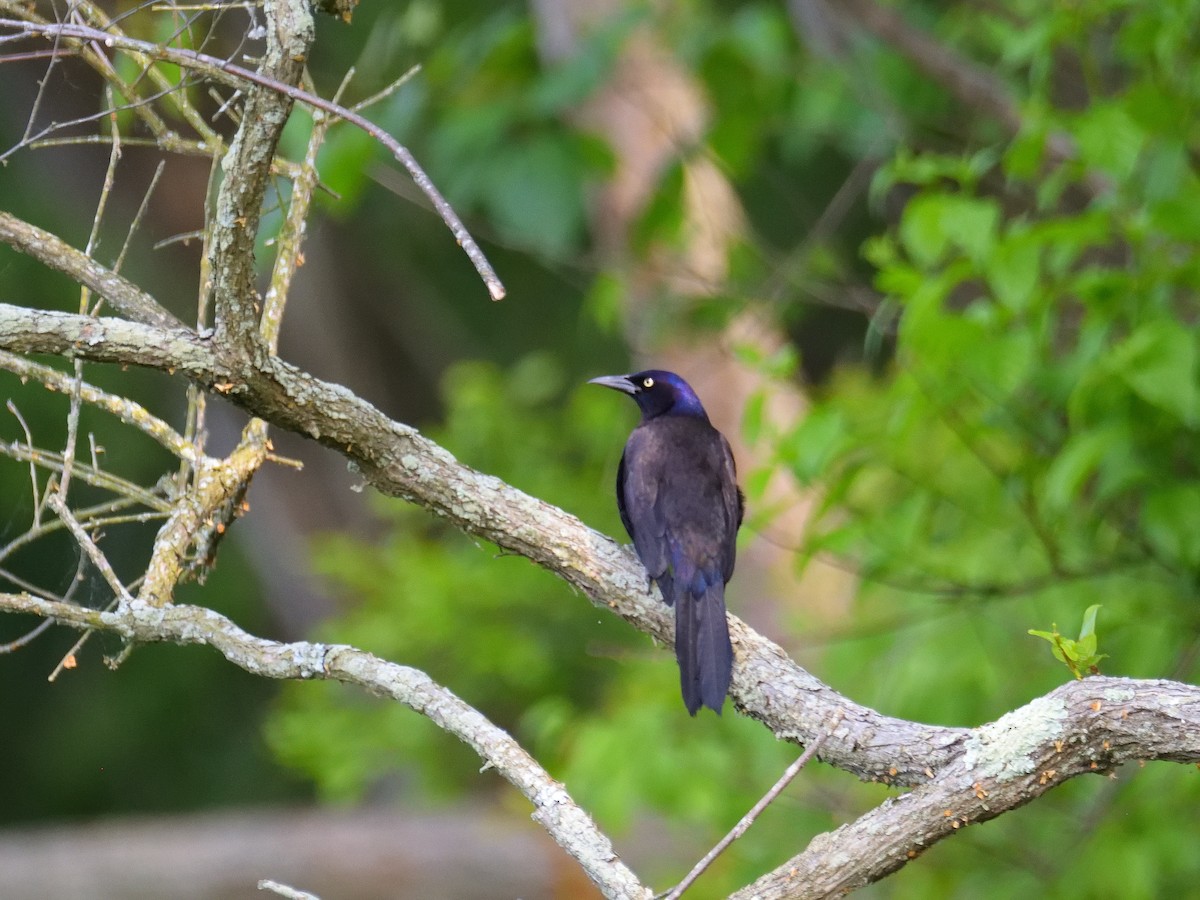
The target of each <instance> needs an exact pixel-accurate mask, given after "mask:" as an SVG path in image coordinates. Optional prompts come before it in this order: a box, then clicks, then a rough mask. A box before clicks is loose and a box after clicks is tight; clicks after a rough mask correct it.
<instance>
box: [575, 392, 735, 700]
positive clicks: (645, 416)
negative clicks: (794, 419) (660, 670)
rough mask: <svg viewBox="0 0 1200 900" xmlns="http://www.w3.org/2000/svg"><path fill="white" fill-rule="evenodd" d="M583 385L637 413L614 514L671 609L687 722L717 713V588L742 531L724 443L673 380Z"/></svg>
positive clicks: (724, 646) (720, 693)
mask: <svg viewBox="0 0 1200 900" xmlns="http://www.w3.org/2000/svg"><path fill="white" fill-rule="evenodd" d="M592 383H594V384H601V385H604V386H605V387H611V388H614V389H616V390H619V391H622V392H623V393H627V394H630V395H631V396H632V397H633V399H634V400H635V401H636V402H637V404H638V406H639V407H640V408H641V411H642V421H641V423H640V424H639V425H638V426H637V428H635V429H634V430H633V433H632V434H631V435H630V436H629V441H628V443H626V445H625V452H624V454H623V455H622V456H621V464H620V466H619V468H618V469H617V508H618V510H619V511H620V513H621V522H622V523H623V524H624V525H625V530H626V531H628V532H629V536H630V537H631V538H633V545H634V549H635V550H636V551H637V554H638V558H639V559H641V561H642V564H643V565H645V567H646V571H647V572H648V573H649V575H650V577H651V578H652V579H654V581H655V583H656V584H657V585H658V587H659V589H660V590H661V591H662V595H663V599H664V600H665V601H666V602H667V604H668V605H670V606H673V607H674V608H675V658H676V659H677V660H678V662H679V677H680V686H681V688H682V691H683V701H684V704H685V705H686V706H687V709H688V712H689V713H691V714H692V715H695V714H696V711H697V710H698V709H699V708H700V707H701V706H707V707H709V708H710V709H713V710H715V711H716V712H717V713H720V711H721V707H722V705H723V704H724V701H725V695H726V693H728V691H729V683H730V680H731V677H732V670H733V648H732V647H731V645H730V642H729V627H728V624H727V622H726V620H725V583H726V582H727V581H729V578H730V576H732V575H733V566H734V560H735V557H736V552H737V546H736V541H737V530H738V526H739V525H740V524H741V521H742V494H741V491H740V490H739V489H738V486H737V475H736V471H735V469H734V463H733V453H732V452H731V451H730V449H729V442H728V441H726V440H725V437H724V436H723V435H722V434H721V433H720V432H719V431H717V430H716V429H715V428H713V426H712V424H711V423H710V422H709V421H708V415H707V414H706V413H705V411H704V407H703V406H702V405H701V404H700V400H699V399H698V398H697V397H696V394H695V393H694V392H693V391H692V389H691V387H689V386H688V384H687V382H685V381H684V380H683V379H682V378H680V377H679V376H678V375H675V374H673V373H671V372H662V371H658V370H650V371H647V372H639V373H637V374H635V375H615V376H606V377H604V378H596V379H593V380H592Z"/></svg>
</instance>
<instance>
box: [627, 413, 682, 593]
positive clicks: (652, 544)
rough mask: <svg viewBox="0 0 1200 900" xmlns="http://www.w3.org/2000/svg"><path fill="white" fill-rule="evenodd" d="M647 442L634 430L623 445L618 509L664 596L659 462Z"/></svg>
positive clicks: (665, 555)
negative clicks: (627, 441)
mask: <svg viewBox="0 0 1200 900" xmlns="http://www.w3.org/2000/svg"><path fill="white" fill-rule="evenodd" d="M647 438H648V434H647V432H646V431H645V430H644V429H641V428H636V429H634V432H633V434H631V435H630V436H629V443H627V444H626V445H625V453H624V454H623V455H622V456H621V465H620V466H619V467H618V468H617V508H618V510H619V511H620V513H621V522H622V523H624V525H625V530H626V531H628V532H629V536H630V537H631V538H633V546H634V549H636V550H637V555H638V558H639V559H640V560H641V561H642V565H644V566H645V567H646V571H647V572H649V573H650V577H651V578H653V579H654V580H655V581H658V582H659V587H661V588H662V589H663V592H664V594H666V593H667V587H666V585H664V584H663V583H662V579H663V576H664V575H666V573H667V568H668V566H669V563H670V547H669V545H668V540H667V531H668V524H667V521H666V519H665V518H664V514H663V512H664V511H663V504H662V492H661V490H660V489H661V488H662V486H663V483H662V468H661V464H662V458H661V456H660V454H659V452H658V451H659V448H658V447H657V446H656V444H655V442H654V441H652V440H648V439H647Z"/></svg>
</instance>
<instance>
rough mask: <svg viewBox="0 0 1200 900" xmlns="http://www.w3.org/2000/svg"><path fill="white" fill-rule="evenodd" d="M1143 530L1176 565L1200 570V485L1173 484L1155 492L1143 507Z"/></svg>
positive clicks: (1152, 542)
mask: <svg viewBox="0 0 1200 900" xmlns="http://www.w3.org/2000/svg"><path fill="white" fill-rule="evenodd" d="M1142 528H1143V530H1144V532H1145V534H1146V537H1147V539H1148V540H1149V541H1150V543H1151V544H1152V545H1153V546H1154V548H1155V549H1156V550H1157V551H1158V552H1159V553H1161V554H1162V555H1163V556H1165V557H1167V559H1168V560H1170V561H1171V562H1172V563H1173V564H1174V565H1176V566H1178V567H1180V568H1183V569H1189V570H1192V571H1195V570H1196V569H1197V568H1200V484H1198V483H1196V482H1191V483H1186V484H1178V483H1174V484H1171V485H1169V486H1166V487H1162V488H1159V489H1158V490H1156V491H1154V492H1152V493H1151V494H1150V495H1149V496H1148V497H1147V498H1146V503H1145V505H1144V506H1143V507H1142Z"/></svg>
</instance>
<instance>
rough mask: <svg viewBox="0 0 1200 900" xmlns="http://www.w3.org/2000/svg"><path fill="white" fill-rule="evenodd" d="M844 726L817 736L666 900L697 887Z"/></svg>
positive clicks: (672, 899)
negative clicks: (836, 730)
mask: <svg viewBox="0 0 1200 900" xmlns="http://www.w3.org/2000/svg"><path fill="white" fill-rule="evenodd" d="M840 723H841V716H838V718H837V719H836V720H834V722H833V723H832V724H831V725H830V726H829V727H828V728H827V729H825V730H824V731H822V732H821V733H820V734H819V735H817V739H816V740H815V741H813V742H812V743H811V744H809V745H808V746H807V747H805V748H804V752H803V753H801V754H800V757H799V758H798V759H797V760H796V761H795V762H793V763H792V764H791V765H790V766H788V767H787V768H786V769H785V770H784V772H783V774H782V775H780V776H779V780H778V781H776V782H775V784H773V785H772V786H771V789H770V790H769V791H767V792H766V793H765V794H763V796H762V797H761V798H760V799H759V801H758V802H757V803H755V804H754V806H753V807H751V808H750V811H749V812H748V813H746V814H745V815H744V816H742V818H741V819H740V820H739V821H738V823H737V824H736V825H734V826H733V828H732V829H731V830H730V832H729V833H728V834H727V835H725V837H723V838H721V840H720V841H718V842H717V844H716V846H715V847H713V848H712V849H711V850H709V851H708V853H706V854H704V857H703V858H702V859H701V860H700V862H698V863H696V865H695V866H693V867H692V870H691V871H690V872H688V873H687V876H686V877H685V878H684V879H683V881H681V882H679V884H677V885H676V886H675V887H673V888H672V889H671V890H670V892H669V893H667V895H666V900H679V897H680V895H682V894H683V892H684V891H686V890H687V889H688V888H690V887H691V886H692V885H693V884H695V882H696V879H697V878H699V877H700V876H701V875H703V874H704V872H705V870H706V869H707V868H708V867H709V866H711V865H712V864H713V863H714V862H715V861H716V859H717V857H718V856H720V855H721V854H722V853H724V852H725V851H726V850H728V849H729V846H730V845H731V844H732V843H733V842H734V841H736V840H737V839H738V838H740V837H741V836H742V835H743V834H745V833H746V832H747V831H748V830H749V829H750V826H751V825H753V824H754V823H755V821H756V820H757V819H758V817H759V816H760V815H762V813H763V810H765V809H766V808H767V807H768V806H770V805H771V804H772V803H773V802H775V798H776V797H778V796H779V795H780V794H782V793H783V789H784V788H786V787H787V786H788V785H789V784H791V783H792V780H793V779H794V778H795V777H796V776H797V775H799V774H800V770H801V769H803V768H804V767H805V766H807V765H808V764H809V762H810V761H811V760H812V758H813V757H814V756H816V755H817V751H818V750H820V749H821V745H822V744H824V743H825V739H826V738H827V737H829V735H830V734H831V733H832V732H833V729H835V728H837V727H838V725H839V724H840Z"/></svg>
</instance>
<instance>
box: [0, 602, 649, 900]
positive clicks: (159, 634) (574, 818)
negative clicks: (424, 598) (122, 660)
mask: <svg viewBox="0 0 1200 900" xmlns="http://www.w3.org/2000/svg"><path fill="white" fill-rule="evenodd" d="M0 608H2V609H4V610H6V611H8V612H19V613H29V614H31V615H36V616H45V617H47V618H52V619H54V620H55V621H57V622H59V623H61V624H64V625H69V626H71V627H73V628H87V629H96V630H103V631H111V632H114V633H116V634H118V635H120V636H121V637H123V638H125V639H126V640H127V641H132V642H137V643H142V642H159V641H169V642H172V643H176V644H203V645H205V646H209V647H212V648H213V649H215V650H216V651H217V652H219V653H220V654H221V655H222V656H224V657H225V658H226V659H227V660H229V661H230V662H231V663H233V664H234V665H236V666H238V667H239V668H242V669H245V670H246V671H247V672H249V673H251V674H253V675H259V676H262V677H264V678H279V679H298V680H306V679H324V680H329V681H340V682H342V683H343V684H349V685H354V686H356V687H360V688H364V689H365V690H367V691H369V692H371V693H372V694H375V695H377V696H383V697H390V698H392V699H393V700H398V701H399V702H401V703H403V704H404V705H405V706H407V707H409V708H410V709H412V710H414V711H415V712H418V713H420V714H421V715H423V716H426V717H427V718H428V719H430V720H431V721H432V722H433V723H434V724H436V725H437V726H438V727H439V728H441V729H443V730H444V731H446V732H448V733H450V734H452V735H454V736H455V737H456V738H458V739H459V740H461V741H462V742H463V743H465V744H467V745H468V746H469V747H471V749H473V750H474V751H475V752H476V753H478V754H479V757H480V758H481V759H482V760H483V761H484V762H485V763H486V766H485V768H494V769H495V770H496V771H497V772H499V773H500V775H501V776H503V777H504V778H505V779H506V780H507V781H508V782H509V783H510V784H512V785H513V787H515V788H516V789H517V790H519V791H520V792H521V793H522V794H523V795H525V797H526V798H527V799H528V800H529V801H530V803H532V804H533V807H534V812H533V818H534V820H535V821H536V822H538V823H539V824H540V825H542V826H543V827H544V828H545V829H546V830H547V831H548V832H549V833H550V835H551V836H552V837H553V838H554V839H555V841H557V842H558V844H559V846H561V847H562V848H563V849H564V850H566V851H567V852H568V853H570V854H571V855H572V856H573V857H574V858H575V859H576V860H577V861H578V862H579V864H580V865H581V866H582V867H583V869H584V871H586V872H587V873H588V875H589V877H591V879H592V880H593V881H594V882H595V883H596V885H597V886H598V887H600V889H601V890H602V891H603V892H604V895H605V896H606V897H622V898H625V897H628V898H639V900H648V898H649V897H650V891H649V889H648V888H646V887H644V886H643V885H642V884H641V883H640V882H639V881H638V879H637V876H636V875H634V874H633V872H632V871H631V870H630V869H629V868H628V867H627V866H626V865H625V864H624V863H623V862H622V861H621V859H620V857H619V856H617V853H616V851H615V850H614V849H613V846H612V843H611V842H610V841H609V840H608V838H607V837H605V835H604V834H603V833H602V832H601V831H600V830H599V829H598V828H597V827H596V824H595V823H594V822H593V821H592V819H591V817H590V816H589V815H588V814H587V813H586V812H584V811H583V810H582V809H581V808H580V807H579V806H578V805H576V803H575V801H574V800H572V799H571V796H570V794H568V793H567V789H566V788H565V787H564V786H563V785H562V784H560V783H559V782H557V781H555V780H554V779H553V778H551V777H550V775H549V774H548V773H547V772H546V771H545V770H544V769H543V768H542V767H541V766H540V765H539V764H538V763H537V761H536V760H535V759H534V758H533V757H532V756H530V755H529V754H528V753H526V752H525V750H524V749H523V748H522V747H521V745H520V744H518V743H517V742H516V741H515V740H513V738H512V737H510V736H509V734H508V733H507V732H506V731H504V730H503V729H502V728H499V727H497V726H496V725H495V724H493V723H492V722H490V721H489V720H488V719H487V718H486V717H485V716H484V715H483V714H482V713H480V712H479V711H478V710H476V709H475V708H473V707H472V706H470V705H469V704H467V703H465V702H464V701H463V700H462V699H461V698H459V697H458V696H456V695H455V694H454V693H453V692H452V691H450V690H448V689H447V688H445V687H443V686H442V685H440V684H438V683H437V682H435V681H434V680H433V679H431V678H430V677H429V676H428V675H426V674H425V673H424V672H421V671H419V670H417V669H412V668H409V667H408V666H401V665H397V664H396V663H392V662H387V661H386V660H382V659H380V658H379V657H377V656H374V655H372V654H370V653H367V652H366V651H364V650H358V649H356V648H354V647H350V646H347V645H345V644H312V643H308V642H305V641H298V642H294V643H280V642H278V641H271V640H267V639H266V638H261V637H257V636H255V635H252V634H250V633H248V632H246V631H243V630H242V629H241V628H239V627H238V626H237V625H235V624H234V623H233V622H232V621H230V620H229V619H227V618H226V617H225V616H222V615H220V614H219V613H216V612H213V611H212V610H210V609H205V608H204V607H199V606H166V607H155V606H150V605H149V604H147V603H143V602H142V601H140V600H131V601H129V602H128V603H126V604H124V605H123V606H121V607H119V608H118V609H116V610H114V611H112V612H101V611H99V610H94V609H87V608H84V607H81V606H75V605H74V604H70V603H57V602H54V601H51V600H44V599H42V598H39V597H32V596H30V595H28V594H0Z"/></svg>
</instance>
